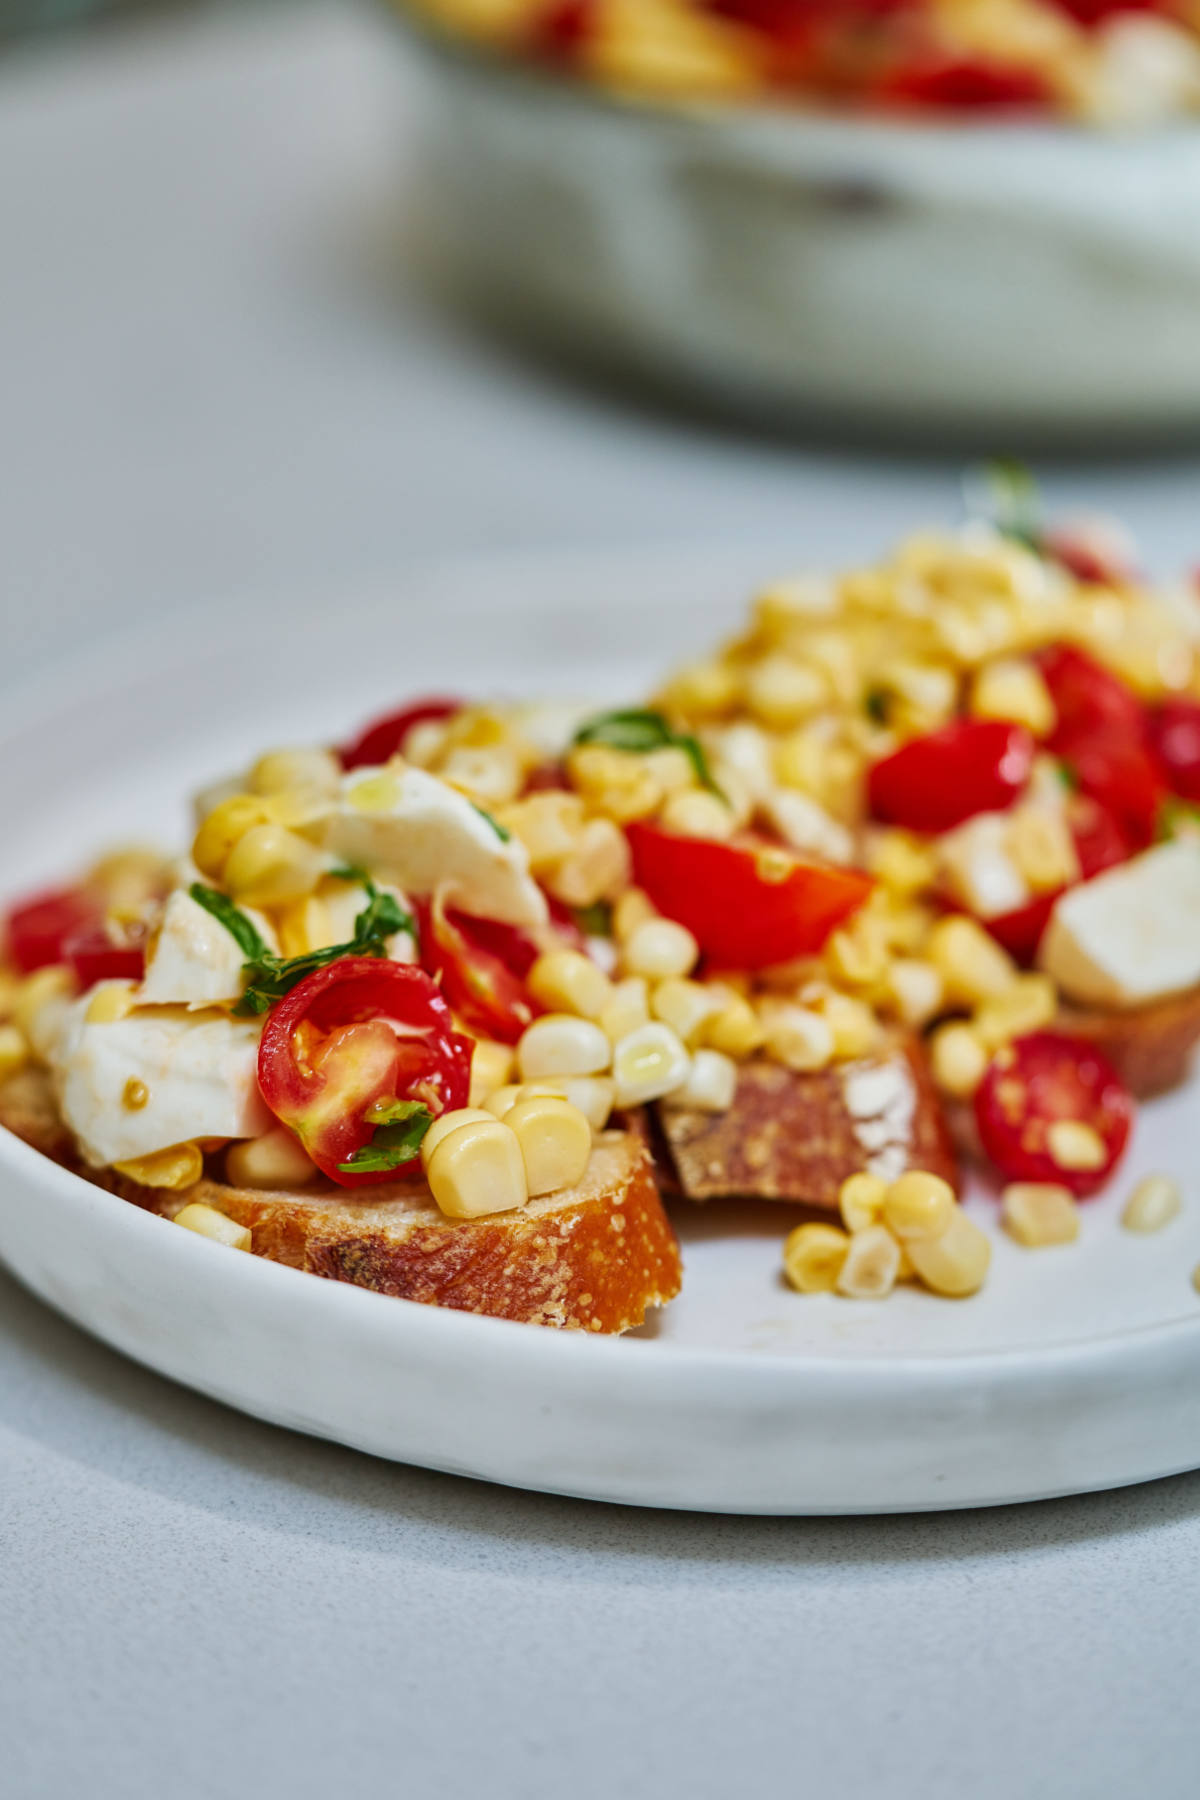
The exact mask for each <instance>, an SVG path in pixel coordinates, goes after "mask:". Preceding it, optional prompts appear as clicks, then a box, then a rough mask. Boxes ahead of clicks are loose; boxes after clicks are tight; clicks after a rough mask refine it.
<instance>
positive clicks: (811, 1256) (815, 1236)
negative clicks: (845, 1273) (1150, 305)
mask: <svg viewBox="0 0 1200 1800" xmlns="http://www.w3.org/2000/svg"><path fill="white" fill-rule="evenodd" d="M849 1248H850V1239H849V1238H848V1237H847V1235H846V1233H845V1232H844V1231H839V1230H838V1228H837V1226H836V1225H797V1227H796V1229H795V1230H794V1231H789V1233H788V1235H787V1237H786V1238H785V1239H784V1244H783V1272H784V1274H785V1275H786V1276H787V1279H788V1281H789V1282H790V1283H791V1285H792V1286H793V1287H794V1288H796V1289H797V1291H798V1292H799V1293H801V1294H832V1293H833V1292H834V1290H835V1289H836V1287H837V1284H838V1276H839V1275H840V1274H841V1272H842V1265H843V1263H844V1262H845V1260H846V1253H847V1251H848V1250H849Z"/></svg>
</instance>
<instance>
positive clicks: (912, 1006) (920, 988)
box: [882, 956, 945, 1031]
mask: <svg viewBox="0 0 1200 1800" xmlns="http://www.w3.org/2000/svg"><path fill="white" fill-rule="evenodd" d="M944 997H945V989H944V987H943V985H942V978H941V975H940V974H939V973H938V971H937V970H936V969H935V968H934V966H933V964H932V963H928V962H922V961H921V960H920V959H919V958H917V957H912V956H898V957H897V958H896V959H895V961H894V962H893V963H891V964H890V965H889V967H888V971H887V974H886V975H885V976H884V979H883V995H882V998H883V1001H884V1003H885V1005H887V1007H888V1008H889V1010H890V1011H892V1012H893V1013H895V1015H896V1017H897V1018H898V1019H899V1020H900V1021H901V1023H902V1024H904V1025H908V1026H911V1027H912V1029H913V1030H914V1031H919V1030H920V1029H921V1027H922V1026H923V1025H928V1023H929V1021H930V1019H932V1018H935V1017H936V1016H937V1014H938V1013H939V1012H940V1011H941V1009H942V1002H943V1000H944Z"/></svg>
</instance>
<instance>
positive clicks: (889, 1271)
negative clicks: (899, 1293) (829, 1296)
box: [837, 1225, 900, 1300]
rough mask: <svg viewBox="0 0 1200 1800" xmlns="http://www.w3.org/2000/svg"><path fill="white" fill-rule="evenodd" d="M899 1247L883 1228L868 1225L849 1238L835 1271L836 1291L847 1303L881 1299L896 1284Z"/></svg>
mask: <svg viewBox="0 0 1200 1800" xmlns="http://www.w3.org/2000/svg"><path fill="white" fill-rule="evenodd" d="M899 1270H900V1246H899V1244H898V1243H897V1242H896V1240H895V1238H894V1237H893V1236H892V1234H891V1232H890V1231H885V1229H884V1228H883V1226H882V1225H868V1226H867V1228H866V1230H865V1231H856V1232H855V1233H854V1235H853V1236H852V1237H851V1239H850V1247H849V1249H848V1250H847V1251H846V1257H845V1261H844V1262H843V1263H842V1266H841V1269H840V1270H839V1272H838V1278H837V1291H838V1293H839V1294H842V1295H844V1296H845V1298H846V1299H847V1300H884V1299H886V1298H887V1296H888V1295H889V1294H890V1293H891V1291H892V1289H893V1288H894V1287H895V1285H896V1276H897V1274H898V1273H899Z"/></svg>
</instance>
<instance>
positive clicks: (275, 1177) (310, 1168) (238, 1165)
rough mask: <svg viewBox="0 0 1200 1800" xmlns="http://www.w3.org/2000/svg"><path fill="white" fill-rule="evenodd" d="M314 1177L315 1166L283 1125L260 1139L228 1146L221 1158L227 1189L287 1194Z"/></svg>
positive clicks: (291, 1133) (305, 1184)
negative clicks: (271, 1191)
mask: <svg viewBox="0 0 1200 1800" xmlns="http://www.w3.org/2000/svg"><path fill="white" fill-rule="evenodd" d="M316 1177H317V1165H316V1164H315V1163H314V1162H313V1160H312V1158H311V1157H310V1156H309V1154H308V1152H307V1150H305V1148H304V1146H303V1144H302V1143H301V1142H300V1140H299V1138H298V1137H296V1136H295V1134H294V1133H293V1132H291V1131H289V1130H288V1128H287V1126H286V1125H277V1126H276V1127H275V1129H274V1130H273V1131H267V1132H264V1133H263V1135H262V1137H256V1138H244V1139H242V1140H241V1141H240V1142H238V1143H236V1144H230V1146H229V1149H228V1151H227V1152H226V1156H225V1179H226V1181H227V1182H229V1184H230V1186H231V1187H248V1188H271V1189H274V1190H275V1191H276V1192H278V1193H287V1192H289V1191H290V1190H291V1189H292V1188H296V1187H305V1186H307V1184H308V1183H309V1182H310V1181H315V1180H316Z"/></svg>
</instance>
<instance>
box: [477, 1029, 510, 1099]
mask: <svg viewBox="0 0 1200 1800" xmlns="http://www.w3.org/2000/svg"><path fill="white" fill-rule="evenodd" d="M515 1063H516V1055H515V1053H514V1051H513V1049H512V1046H511V1045H510V1044H497V1043H494V1042H493V1041H492V1040H491V1039H490V1038H479V1039H477V1040H476V1043H475V1047H474V1049H473V1050H472V1052H471V1098H470V1102H469V1104H470V1105H471V1106H482V1105H483V1104H484V1103H485V1101H486V1099H487V1096H488V1095H489V1094H494V1093H495V1091H496V1089H497V1088H500V1087H503V1086H504V1084H505V1082H506V1081H509V1080H511V1078H512V1072H513V1068H514V1066H515Z"/></svg>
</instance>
